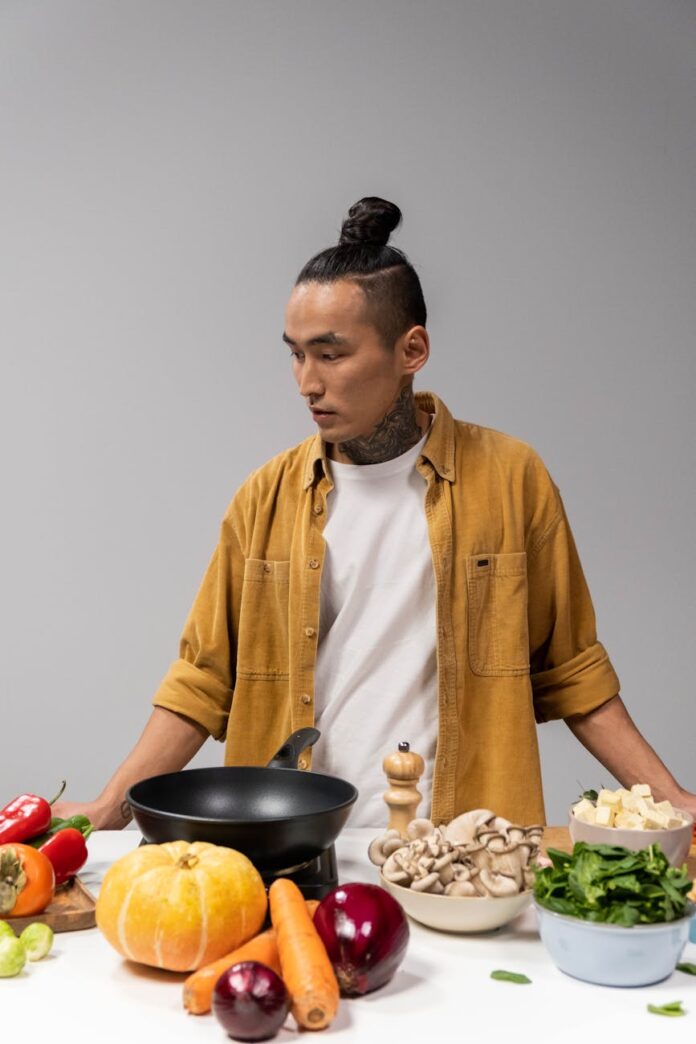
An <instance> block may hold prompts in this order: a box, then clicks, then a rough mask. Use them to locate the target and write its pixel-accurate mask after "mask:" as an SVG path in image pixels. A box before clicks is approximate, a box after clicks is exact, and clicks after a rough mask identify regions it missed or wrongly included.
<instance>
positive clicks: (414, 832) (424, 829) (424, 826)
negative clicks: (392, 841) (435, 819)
mask: <svg viewBox="0 0 696 1044" xmlns="http://www.w3.org/2000/svg"><path fill="white" fill-rule="evenodd" d="M434 833H435V824H434V823H431V821H430V820H429V819H412V820H411V822H410V823H409V824H408V826H407V827H406V837H407V838H408V840H409V841H416V840H417V839H418V838H421V837H429V836H430V835H431V834H434Z"/></svg>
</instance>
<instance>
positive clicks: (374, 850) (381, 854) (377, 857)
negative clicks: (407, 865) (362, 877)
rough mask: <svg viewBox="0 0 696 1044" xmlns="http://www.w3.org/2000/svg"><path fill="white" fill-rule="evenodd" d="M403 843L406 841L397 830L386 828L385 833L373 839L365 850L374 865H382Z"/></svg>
mask: <svg viewBox="0 0 696 1044" xmlns="http://www.w3.org/2000/svg"><path fill="white" fill-rule="evenodd" d="M405 844H406V842H405V841H404V840H403V838H402V837H401V834H400V833H399V831H398V830H387V832H386V834H383V835H382V836H381V837H376V838H375V839H374V841H373V842H372V843H371V844H370V847H369V848H368V850H367V855H368V858H369V859H370V862H372V863H374V864H375V866H384V864H385V863H386V861H387V859H388V858H389V856H390V855H391V854H392V853H393V852H396V850H397V849H399V848H402V847H403V846H404V845H405Z"/></svg>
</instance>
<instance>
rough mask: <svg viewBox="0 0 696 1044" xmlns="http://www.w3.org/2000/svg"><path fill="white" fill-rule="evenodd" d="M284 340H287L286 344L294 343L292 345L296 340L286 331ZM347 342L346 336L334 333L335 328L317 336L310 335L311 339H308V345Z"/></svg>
mask: <svg viewBox="0 0 696 1044" xmlns="http://www.w3.org/2000/svg"><path fill="white" fill-rule="evenodd" d="M283 340H284V341H285V343H286V344H292V345H294V344H295V342H294V341H293V340H292V338H290V337H288V335H287V334H286V333H285V331H283ZM347 343H348V342H347V340H346V338H345V337H340V336H339V335H338V334H337V333H334V332H333V330H327V332H326V333H322V334H317V336H316V337H310V339H309V340H308V341H307V344H308V345H311V344H347Z"/></svg>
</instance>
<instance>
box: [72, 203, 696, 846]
mask: <svg viewBox="0 0 696 1044" xmlns="http://www.w3.org/2000/svg"><path fill="white" fill-rule="evenodd" d="M400 217H401V215H400V211H399V210H398V208H397V207H395V206H394V205H393V204H391V203H388V202H386V201H384V200H380V199H377V198H375V197H368V198H366V199H363V200H360V201H359V203H357V204H355V205H354V206H353V207H352V208H351V210H350V211H349V216H348V219H347V220H346V222H344V225H343V229H342V234H341V239H340V241H339V244H338V245H337V246H336V247H333V248H330V249H328V250H325V251H322V252H321V253H320V254H318V255H317V256H316V257H315V258H312V259H311V261H310V262H308V264H307V265H305V267H304V269H303V270H302V272H301V273H300V275H299V276H298V279H297V282H296V285H295V288H294V290H293V292H292V294H291V297H290V300H289V303H288V306H287V310H286V316H285V331H284V333H283V339H284V341H285V342H286V344H287V346H288V347H289V350H290V354H291V358H292V368H293V373H294V376H295V380H296V381H297V384H298V388H299V392H300V394H301V395H302V396H303V398H304V399H305V401H306V403H307V405H308V407H309V409H310V411H311V413H312V417H313V419H314V421H315V423H316V425H317V427H318V433H317V435H315V436H313V437H311V438H309V439H307V440H305V441H304V442H303V443H301V444H300V445H299V446H296V447H294V448H292V449H290V450H288V451H286V452H284V453H281V454H279V455H278V456H277V457H275V458H273V459H272V460H271V461H269V462H268V463H267V464H265V465H264V466H263V467H261V468H259V469H258V470H257V471H256V472H254V473H253V474H252V475H251V476H250V477H249V478H248V479H247V480H246V482H245V483H244V484H243V485H242V487H241V488H240V490H239V491H238V492H237V494H236V496H235V497H234V499H233V501H232V503H231V504H230V507H229V509H228V511H227V514H226V515H225V518H224V520H223V523H222V527H221V531H220V539H219V543H218V546H217V548H216V550H215V553H214V554H213V557H212V560H211V562H210V565H209V567H208V570H207V572H206V575H205V577H204V579H203V582H202V585H201V588H200V590H199V592H198V595H197V597H196V601H195V603H194V606H193V608H192V610H191V613H190V615H189V618H188V620H187V623H186V626H185V629H184V633H183V636H182V640H181V648H180V657H179V659H178V660H177V661H176V662H175V663H174V664H172V666H171V668H170V670H169V672H168V674H167V675H166V677H165V679H164V681H163V682H162V684H161V686H160V688H159V690H158V692H157V693H156V695H155V698H154V703H155V710H154V711H153V713H152V716H151V718H150V720H149V721H148V723H147V725H146V727H145V729H144V731H143V734H142V736H141V738H140V739H139V741H138V743H137V744H136V746H135V748H134V749H133V751H132V752H131V754H130V755H129V756H128V757H127V758H126V760H125V761H124V763H123V764H122V765H121V766H120V768H119V769H118V770H117V771H116V773H115V774H114V776H113V778H112V779H111V780H110V781H109V783H108V784H107V786H106V788H105V789H104V791H103V793H102V794H101V795H100V797H99V798H98V799H97V800H96V801H95V802H92V803H90V804H89V805H79V806H76V805H71V804H66V803H63V804H61V805H60V806H59V808H58V811H59V813H60V814H72V813H74V812H75V811H78V810H79V811H82V812H86V814H88V815H89V816H90V818H91V819H92V820H93V821H94V822H95V824H96V825H97V826H98V827H110V828H114V827H119V826H122V825H123V824H124V822H125V821H126V820H127V819H128V818H129V814H128V808H127V805H125V803H124V795H125V792H126V790H127V789H128V787H129V786H131V785H132V784H133V783H135V782H136V781H137V780H139V779H142V778H144V777H146V776H151V775H155V774H158V773H161V772H168V771H174V770H177V769H180V768H182V767H183V766H184V765H186V764H187V762H188V761H189V760H190V759H191V757H192V756H193V755H194V754H195V753H196V751H197V750H198V749H199V748H200V746H201V744H202V743H203V742H204V740H205V739H206V737H207V736H208V735H213V736H215V737H216V738H218V739H225V740H226V750H225V761H226V763H227V764H245V763H247V764H264V763H266V762H267V761H268V760H269V759H270V757H271V756H272V755H273V753H274V752H275V750H276V749H277V748H278V747H280V746H281V744H282V741H283V740H284V738H285V737H286V736H287V735H288V734H289V733H290V732H291V731H292V730H294V729H296V728H300V727H302V726H306V725H312V724H316V725H317V727H318V728H319V729H320V730H321V732H322V737H321V739H320V740H319V742H318V743H317V745H316V747H315V749H314V750H313V751H306V752H305V753H304V754H303V757H302V759H301V761H300V767H301V768H305V769H310V768H313V769H314V770H315V771H317V770H318V771H323V772H329V773H331V774H334V775H339V776H343V777H346V778H348V779H350V780H351V781H352V782H354V783H355V784H356V785H357V787H358V789H359V790H360V792H361V797H360V799H359V802H358V804H357V805H356V807H355V809H354V811H353V814H352V816H351V824H352V825H356V826H360V825H371V826H375V827H379V826H381V825H383V823H384V820H385V816H386V809H385V807H384V804H383V802H382V798H381V795H382V792H383V790H384V788H385V781H384V777H383V775H382V769H381V762H382V758H383V757H384V755H385V754H387V753H389V752H390V751H392V750H393V749H395V747H396V745H397V743H398V742H399V741H400V740H402V739H406V740H409V741H410V743H411V745H412V747H413V749H415V750H417V751H418V752H419V753H421V754H422V755H423V757H424V758H425V762H426V772H425V775H424V778H423V781H422V787H421V790H422V792H423V797H424V800H423V803H422V806H421V808H420V809H419V814H421V815H431V817H432V818H433V819H434V820H435V821H436V822H443V821H447V820H449V819H451V818H453V817H454V816H455V815H457V814H458V813H460V812H462V811H464V810H465V809H467V808H474V807H479V806H485V807H490V808H493V809H494V810H495V811H496V812H497V813H499V814H501V815H505V816H507V817H509V818H511V819H514V820H517V821H520V822H527V823H529V822H537V821H539V820H543V818H544V806H543V797H542V788H541V773H540V767H539V756H538V747H537V738H536V721H545V720H548V719H551V718H559V717H561V718H564V719H565V721H566V722H567V724H568V726H569V727H570V729H571V730H572V731H573V733H574V734H575V736H576V737H577V738H578V739H579V740H580V742H581V743H582V744H583V745H584V746H585V747H586V748H587V749H588V750H589V751H590V752H591V753H592V754H594V755H595V757H597V758H598V759H599V761H601V762H602V764H603V765H604V766H605V767H606V768H607V770H608V771H609V772H611V773H612V774H613V775H614V776H616V778H617V779H619V781H620V782H621V783H622V784H623V785H624V786H630V785H631V784H632V783H634V782H648V783H650V784H651V786H652V789H653V793H654V795H655V796H656V798H658V799H664V798H668V799H669V800H671V801H672V803H673V804H674V805H676V806H678V807H680V808H685V809H688V810H689V811H691V812H696V797H695V796H694V795H693V794H690V793H688V792H686V791H685V790H684V789H683V788H681V787H680V786H679V785H678V783H677V782H676V780H675V779H674V778H673V776H672V775H671V774H670V773H669V771H668V770H667V768H666V767H665V766H664V764H663V763H662V762H661V760H660V759H659V757H658V756H657V754H656V753H655V752H654V751H653V750H652V748H651V747H650V746H649V745H648V743H647V742H646V741H645V740H644V739H643V737H642V736H641V735H640V733H639V732H638V730H637V729H636V727H635V725H634V724H633V722H632V720H631V718H630V717H629V715H628V713H627V711H626V709H625V707H624V704H623V702H622V701H621V698H620V697H619V695H618V692H619V682H618V678H617V677H616V674H615V672H614V670H613V668H612V666H611V663H610V662H609V658H608V656H607V654H606V652H605V650H604V648H603V647H602V645H601V644H600V643H599V642H598V641H597V636H596V633H595V619H594V612H593V608H592V603H591V600H590V596H589V592H588V590H587V585H586V583H585V579H584V576H583V573H582V569H581V566H580V562H579V560H578V557H577V553H576V549H575V544H574V541H573V537H572V533H571V531H570V528H569V525H568V521H567V518H566V515H565V512H564V509H563V504H562V501H561V498H560V495H559V492H558V489H557V488H556V486H555V485H554V483H553V481H552V480H551V478H550V477H549V475H548V473H547V471H546V469H545V467H544V465H543V463H542V462H541V460H540V459H539V457H538V456H537V455H536V454H535V453H534V451H533V450H532V449H531V448H530V447H529V446H527V445H525V444H524V443H521V442H519V441H517V440H516V439H512V438H510V437H509V436H507V435H503V434H501V433H499V432H496V431H492V430H491V429H486V428H482V427H480V426H478V425H473V424H468V423H465V422H463V421H455V420H454V419H453V417H452V415H451V414H450V412H449V411H448V409H447V407H446V406H445V404H444V403H443V402H442V401H441V400H440V399H439V398H438V397H437V396H435V395H432V394H429V393H421V394H418V395H414V391H413V379H414V376H415V375H416V374H417V373H418V372H419V371H420V370H421V369H422V367H423V366H424V365H425V363H426V362H427V360H428V356H429V351H430V345H429V338H428V333H427V331H426V329H425V321H426V309H425V303H424V301H423V296H422V291H421V287H420V282H419V280H418V276H417V275H416V273H415V271H414V270H413V268H412V267H411V265H410V264H409V262H408V260H407V259H406V258H405V256H404V255H403V254H402V253H401V252H400V251H398V250H395V249H394V248H392V247H389V246H388V245H387V241H388V238H389V234H390V232H391V231H392V230H393V229H394V228H395V227H396V226H397V224H398V223H399V221H400ZM574 788H575V781H573V780H569V781H568V800H570V799H571V798H572V797H573V796H574Z"/></svg>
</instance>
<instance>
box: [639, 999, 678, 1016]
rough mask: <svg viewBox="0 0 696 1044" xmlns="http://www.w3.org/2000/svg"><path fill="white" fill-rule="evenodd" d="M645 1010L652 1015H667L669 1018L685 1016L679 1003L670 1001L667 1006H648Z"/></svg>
mask: <svg viewBox="0 0 696 1044" xmlns="http://www.w3.org/2000/svg"><path fill="white" fill-rule="evenodd" d="M647 1008H648V1011H650V1012H652V1014H653V1015H669V1016H670V1017H671V1018H674V1017H675V1016H676V1015H686V1012H685V1011H684V1009H683V1008H682V1002H681V1001H670V1003H669V1004H648V1005H647Z"/></svg>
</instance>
